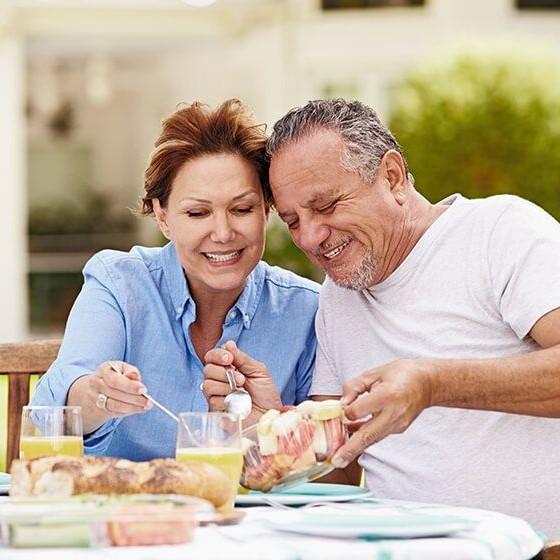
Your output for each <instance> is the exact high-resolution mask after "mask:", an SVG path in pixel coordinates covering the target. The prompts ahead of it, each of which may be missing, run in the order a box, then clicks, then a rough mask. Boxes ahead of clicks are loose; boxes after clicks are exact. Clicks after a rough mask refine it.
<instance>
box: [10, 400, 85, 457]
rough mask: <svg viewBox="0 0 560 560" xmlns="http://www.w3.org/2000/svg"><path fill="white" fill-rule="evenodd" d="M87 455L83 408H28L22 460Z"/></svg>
mask: <svg viewBox="0 0 560 560" xmlns="http://www.w3.org/2000/svg"><path fill="white" fill-rule="evenodd" d="M83 454H84V438H83V431H82V407H80V406H24V407H23V409H22V413H21V435H20V439H19V457H20V459H35V458H36V457H44V456H46V455H70V456H72V457H81V456H82V455H83Z"/></svg>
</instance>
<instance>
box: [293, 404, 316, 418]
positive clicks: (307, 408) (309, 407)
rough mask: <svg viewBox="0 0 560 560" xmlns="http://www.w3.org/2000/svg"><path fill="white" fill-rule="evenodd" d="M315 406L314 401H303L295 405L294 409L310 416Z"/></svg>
mask: <svg viewBox="0 0 560 560" xmlns="http://www.w3.org/2000/svg"><path fill="white" fill-rule="evenodd" d="M316 407H317V402H316V401H303V402H300V403H299V404H298V405H297V406H296V409H297V411H298V412H299V413H300V414H303V415H304V416H312V415H313V412H314V411H315V408H316Z"/></svg>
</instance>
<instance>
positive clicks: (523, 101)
mask: <svg viewBox="0 0 560 560" xmlns="http://www.w3.org/2000/svg"><path fill="white" fill-rule="evenodd" d="M393 99H394V105H393V109H392V114H391V118H390V128H391V130H392V131H393V133H394V134H395V136H396V138H397V140H398V141H399V143H400V144H401V146H402V147H403V150H404V153H405V155H406V158H407V161H408V164H409V166H410V170H411V172H412V173H413V175H414V177H415V180H416V186H417V188H418V190H419V191H420V192H422V193H423V194H424V195H425V196H426V197H427V198H429V199H430V200H431V201H434V202H435V201H437V200H440V199H442V198H444V197H445V196H446V195H448V194H451V193H453V192H461V193H462V194H464V195H465V196H468V197H471V198H474V197H485V196H489V195H492V194H499V193H512V194H517V195H519V196H522V197H524V198H527V199H529V200H532V201H533V202H535V203H537V204H539V205H540V206H542V207H543V208H545V209H546V210H548V211H549V212H550V213H551V214H553V215H554V216H556V218H560V196H559V193H560V157H559V155H560V67H559V66H558V65H556V64H555V63H553V62H547V61H545V60H544V59H543V58H542V57H541V58H540V59H538V60H531V59H529V58H527V57H520V56H516V55H512V54H509V55H504V54H494V55H491V56H489V55H480V54H478V55H477V54H461V55H458V56H456V57H455V58H454V59H453V60H452V61H451V62H448V63H445V64H440V65H438V66H433V65H432V66H429V67H426V68H425V69H420V70H418V71H415V72H413V73H412V74H411V75H410V76H408V77H407V78H406V79H405V80H404V82H403V83H402V84H401V85H399V86H398V87H397V88H396V90H395V92H394V97H393Z"/></svg>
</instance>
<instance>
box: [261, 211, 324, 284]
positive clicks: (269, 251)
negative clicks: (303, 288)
mask: <svg viewBox="0 0 560 560" xmlns="http://www.w3.org/2000/svg"><path fill="white" fill-rule="evenodd" d="M263 258H264V260H265V261H266V262H267V263H268V264H271V265H277V266H281V267H282V268H287V269H288V270H291V271H292V272H295V273H297V274H300V275H301V276H306V277H307V278H311V279H312V280H316V281H317V282H322V280H323V273H322V272H321V271H320V270H319V269H318V268H317V267H315V266H314V265H313V264H311V262H310V261H309V260H308V259H307V257H306V256H305V255H304V254H303V253H302V252H301V251H300V250H299V249H298V248H297V247H296V246H295V245H294V243H293V241H292V238H291V237H290V233H289V232H288V229H287V228H286V226H285V225H284V223H283V222H282V221H280V219H279V218H278V217H277V216H276V215H273V216H272V217H271V219H270V224H269V226H268V230H267V235H266V249H265V252H264V257H263Z"/></svg>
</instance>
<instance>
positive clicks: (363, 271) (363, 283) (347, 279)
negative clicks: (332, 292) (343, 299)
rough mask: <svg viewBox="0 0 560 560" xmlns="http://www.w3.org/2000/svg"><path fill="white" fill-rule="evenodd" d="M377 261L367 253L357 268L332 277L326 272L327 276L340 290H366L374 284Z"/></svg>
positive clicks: (371, 254)
mask: <svg viewBox="0 0 560 560" xmlns="http://www.w3.org/2000/svg"><path fill="white" fill-rule="evenodd" d="M377 264H378V263H377V259H376V258H375V256H374V255H373V253H371V252H369V251H368V252H367V253H366V254H365V255H364V257H363V259H362V262H361V263H360V265H359V266H358V268H356V269H355V270H350V271H349V272H347V273H345V274H343V275H341V276H338V277H336V278H335V277H333V276H331V275H330V274H329V273H328V272H327V271H325V272H326V274H327V276H328V277H329V278H330V279H331V280H332V281H333V282H334V283H335V284H336V285H337V286H340V287H341V288H346V289H347V290H358V291H360V290H367V289H368V288H371V287H372V286H373V284H374V282H375V273H376V271H377Z"/></svg>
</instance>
